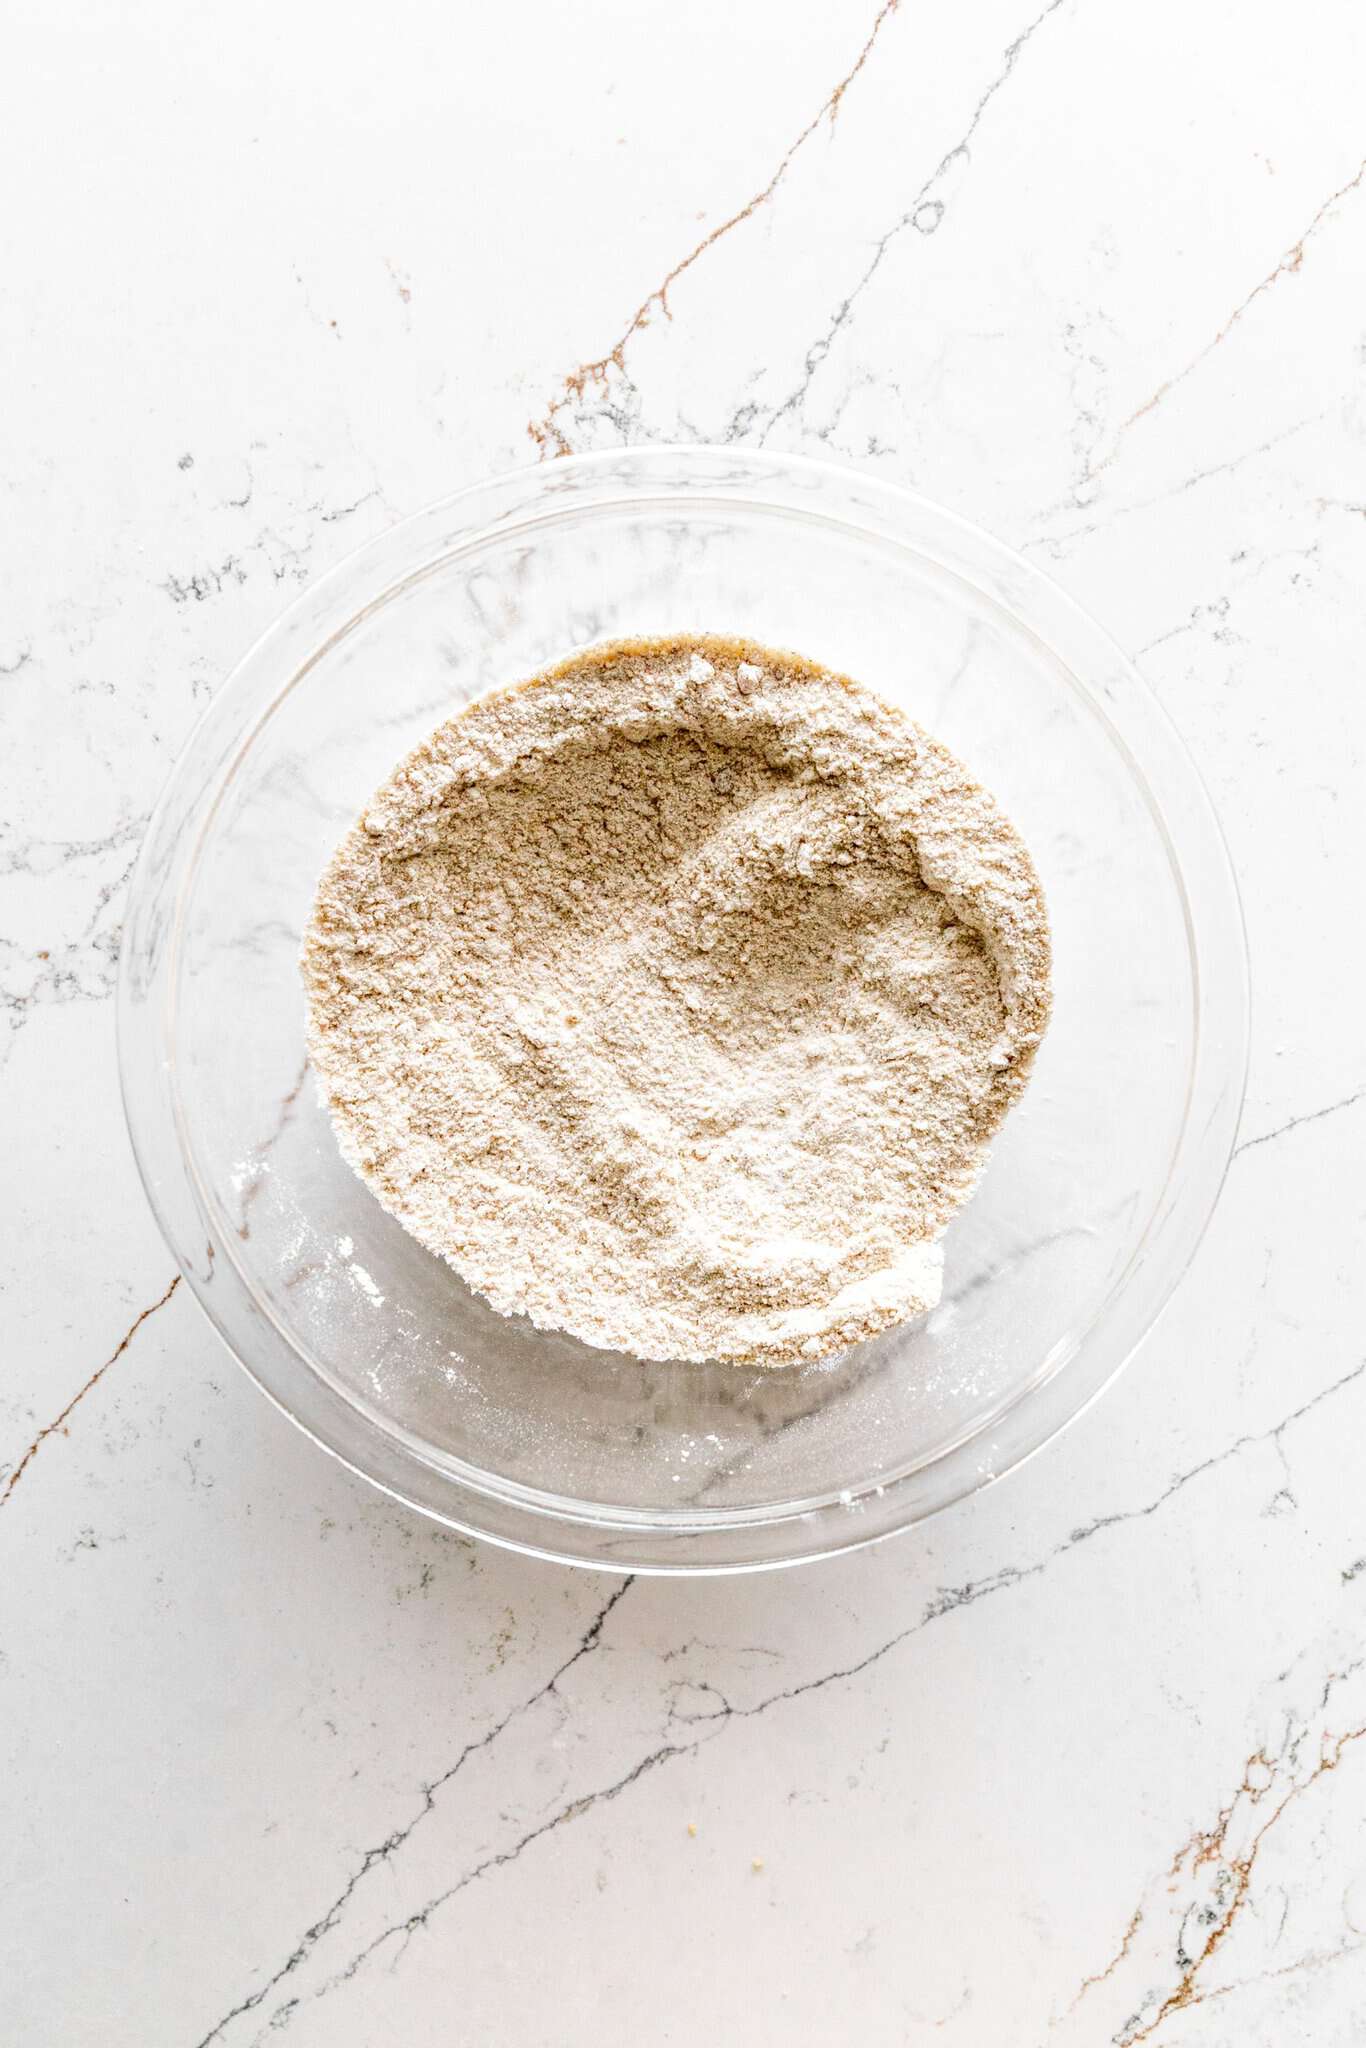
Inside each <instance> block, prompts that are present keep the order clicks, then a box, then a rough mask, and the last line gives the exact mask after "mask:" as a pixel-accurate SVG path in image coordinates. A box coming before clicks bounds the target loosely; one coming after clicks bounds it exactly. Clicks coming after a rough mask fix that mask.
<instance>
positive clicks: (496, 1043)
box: [304, 637, 1049, 1364]
mask: <svg viewBox="0 0 1366 2048" xmlns="http://www.w3.org/2000/svg"><path fill="white" fill-rule="evenodd" d="M304 972H305V978H306V982H307V986H308V992H309V999H310V1020H309V1021H310V1030H309V1044H310V1048H311V1052H312V1057H313V1060H314V1063H315V1065H316V1068H317V1071H318V1073H319V1075H320V1077H321V1080H322V1083H323V1086H324V1088H325V1090H326V1095H327V1100H328V1103H329V1106H330V1109H331V1112H332V1117H333V1121H334V1123H335V1126H336V1130H337V1135H338V1138H339V1140H340V1143H341V1147H342V1150H343V1152H344V1153H345V1155H346V1157H347V1158H348V1160H350V1162H351V1163H352V1165H353V1166H354V1167H355V1168H356V1170H357V1172H358V1173H360V1175H361V1176H362V1178H363V1179H364V1180H365V1181H366V1182H367V1183H368V1184H369V1186H370V1187H371V1188H372V1189H373V1191H374V1193H375V1194H376V1195H377V1196H378V1197H379V1199H380V1201H381V1202H382V1203H383V1204H384V1206H385V1207H386V1208H387V1209H389V1210H391V1211H392V1213H393V1214H394V1215H395V1216H397V1217H398V1218H399V1219H400V1221H401V1222H403V1223H404V1224H405V1225H406V1226H407V1228H408V1229H409V1230H410V1231H411V1232H412V1233H413V1235H414V1236H415V1237H417V1238H419V1239H420V1240H421V1242H422V1243H423V1244H425V1245H427V1246H428V1247H430V1249H431V1250H433V1251H435V1252H439V1253H440V1254H441V1255H442V1256H443V1257H444V1258H446V1259H448V1260H449V1261H450V1263H451V1264H452V1265H453V1266H454V1267H455V1268H456V1270H457V1271H458V1272H459V1273H461V1274H462V1275H463V1276H464V1278H465V1279H466V1280H467V1281H468V1282H469V1283H470V1285H471V1286H473V1287H475V1288H477V1289H478V1290H479V1292H480V1293H481V1294H483V1295H485V1296H486V1297H487V1299H488V1300H489V1301H490V1302H491V1303H492V1304H493V1306H494V1307H495V1308H496V1309H499V1310H501V1311H503V1312H504V1313H506V1314H512V1313H515V1312H521V1313H523V1314H525V1315H527V1316H530V1317H531V1318H532V1320H533V1321H534V1322H536V1323H538V1324H540V1325H541V1326H543V1327H553V1328H558V1329H562V1330H567V1331H569V1332H571V1333H572V1334H573V1335H574V1336H576V1337H580V1338H583V1339H584V1340H585V1341H586V1342H588V1343H590V1344H597V1345H605V1346H609V1347H612V1348H616V1349H619V1350H623V1351H629V1352H634V1353H635V1354H636V1355H638V1356H639V1357H642V1358H687V1359H699V1358H728V1359H736V1360H744V1361H748V1362H758V1363H764V1364H781V1363H784V1362H787V1361H792V1360H799V1359H814V1358H819V1357H823V1356H827V1355H829V1354H832V1353H834V1352H837V1351H840V1350H843V1349H844V1348H845V1347H846V1346H848V1345H849V1344H851V1343H853V1342H854V1341H856V1340H857V1339H859V1338H863V1337H867V1336H870V1335H872V1334H873V1333H874V1332H875V1331H878V1330H881V1329H883V1328H885V1327H887V1326H888V1325H890V1324H893V1323H897V1322H900V1321H902V1320H903V1319H904V1318H906V1317H908V1316H911V1315H913V1314H915V1313H916V1312H918V1311H920V1310H923V1309H927V1308H930V1307H932V1306H933V1305H934V1303H935V1302H936V1301H937V1300H938V1299H939V1293H940V1286H941V1273H942V1250H941V1246H940V1242H939V1239H940V1233H941V1232H942V1231H943V1228H944V1225H945V1223H946V1222H947V1221H948V1219H949V1217H950V1216H951V1215H952V1214H953V1212H954V1210H955V1209H956V1208H957V1207H958V1205H959V1204H960V1203H961V1202H962V1201H963V1200H964V1198H965V1197H966V1196H967V1195H968V1194H969V1193H970V1192H971V1189H972V1187H973V1184H974V1182H975V1181H976V1179H977V1177H978V1174H979V1172H980V1170H981V1167H982V1165H983V1162H984V1157H985V1150H986V1146H987V1143H988V1141H989V1139H990V1138H991V1136H992V1133H993V1132H994V1131H995V1130H996V1128H997V1126H998V1125H999V1124H1000V1122H1001V1119H1002V1117H1003V1116H1004V1115H1005V1112H1006V1110H1007V1108H1008V1106H1009V1105H1010V1103H1011V1102H1012V1100H1013V1099H1014V1098H1015V1097H1016V1096H1017V1095H1018V1094H1019V1092H1020V1090H1021V1088H1022V1087H1023V1085H1024V1082H1025V1079H1026V1076H1027V1074H1028V1071H1029V1067H1030V1064H1031V1062H1032V1060H1033V1057H1034V1052H1035V1048H1036V1047H1037V1045H1038V1043H1039V1039H1040V1036H1041V1034H1042V1032H1043V1029H1044V1026H1045V1023H1046V1021H1047V1017H1048V1006H1049V940H1048V926H1047V919H1046V916H1045V911H1044V904H1043V898H1042V895H1041V892H1040V889H1039V884H1038V880H1037V877H1036V875H1035V872H1034V868H1033V865H1032V863H1031V861H1030V859H1029V856H1028V854H1027V853H1026V851H1025V848H1024V846H1023V845H1022V844H1021V841H1020V839H1019V837H1018V836H1017V834H1016V832H1015V831H1014V829H1013V828H1012V826H1011V825H1010V824H1009V823H1008V822H1007V820H1006V819H1005V818H1004V817H1003V816H1002V815H1001V812H1000V811H999V810H998V808H997V806H996V804H995V803H994V802H993V800H992V798H991V797H989V796H988V795H987V794H986V793H985V791H984V790H982V789H981V788H979V787H978V785H977V784H976V783H974V782H973V781H972V780H971V778H970V777H969V776H968V774H967V773H966V771H965V770H964V769H963V768H962V767H961V766H960V764H959V763H958V762H957V761H956V760H955V759H954V757H953V756H952V755H951V754H950V753H948V752H947V750H946V749H945V748H943V747H942V746H940V745H939V744H938V743H937V742H936V741H935V740H933V739H931V738H930V737H929V736H928V735H927V734H926V733H924V732H922V731H921V730H920V729H919V728H918V727H916V726H914V725H912V724H911V723H910V722H909V721H908V720H907V719H906V718H905V717H903V716H902V715H901V714H900V713H899V712H897V711H896V710H894V709H892V708H891V707H890V706H889V705H887V704H886V703H884V702H883V701H882V700H881V699H880V698H878V697H876V696H874V695H873V694H872V693H871V692H869V691H868V690H866V689H863V688H861V687H860V686H859V685H857V684H855V683H852V682H850V681H849V680H848V679H847V678H845V677H843V676H839V675H833V674H830V673H828V672H827V671H825V670H824V669H821V668H818V667H816V666H814V665H813V664H812V663H810V662H808V661H805V660H802V659H801V658H800V657H798V656H796V655H792V654H775V653H772V652H771V651H769V650H768V649H767V648H763V647H759V646H756V645H753V644H751V643H746V642H740V641H733V640H721V639H715V638H709V637H702V638H680V639H670V640H658V641H648V640H641V641H618V642H614V643H613V644H611V645H609V646H604V647H600V648H596V649H594V650H593V651H592V652H590V653H587V654H583V655H578V656H575V657H574V658H573V659H572V660H570V661H566V662H564V663H562V664H561V665H560V666H559V667H558V668H554V669H551V670H549V671H548V672H546V673H545V674H543V675H539V676H536V677H534V678H533V679H532V680H531V681H530V682H527V683H524V684H522V685H520V686H519V687H517V688H515V689H510V690H504V691H500V692H497V693H495V694H493V695H490V696H487V697H484V698H481V699H480V700H478V701H477V702H476V703H474V704H472V705H470V706H469V707H468V708H467V709H466V710H464V711H463V712H461V714H460V715H459V716H458V717H456V718H453V719H451V720H450V721H449V722H448V723H447V724H445V725H443V726H441V727H440V728H439V730H438V731H436V732H435V733H433V735H432V736H431V738H430V739H429V740H427V741H426V743H425V744H424V745H422V746H421V747H419V748H418V749H417V750H416V752H414V753H413V754H411V755H409V757H408V759H407V760H406V761H404V762H403V763H402V765H401V766H400V767H399V768H398V769H397V770H396V771H395V773H394V774H393V776H392V777H391V778H390V779H389V781H388V782H386V783H385V785H384V787H383V788H382V789H381V790H380V791H379V792H378V794H377V795H376V796H375V798H374V799H373V801H372V802H371V803H370V805H369V807H368V808H367V809H366V811H365V813H364V815H363V816H362V818H361V819H360V821H359V822H358V823H357V825H356V826H355V827H354V828H353V830H352V831H351V832H349V833H348V834H347V836H346V838H345V839H344V840H343V841H342V843H341V845H340V847H339V848H338V849H337V852H336V854H335V856H334V857H333V859H332V861H331V863H330V865H329V866H328V868H327V871H326V873H325V874H324V876H323V878H322V882H321V884H320V886H319V890H318V896H317V902H316V905H315V908H314V914H313V919H312V923H311V925H310V927H309V931H308V935H307V940H306V944H305V949H304Z"/></svg>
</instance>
